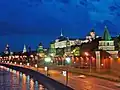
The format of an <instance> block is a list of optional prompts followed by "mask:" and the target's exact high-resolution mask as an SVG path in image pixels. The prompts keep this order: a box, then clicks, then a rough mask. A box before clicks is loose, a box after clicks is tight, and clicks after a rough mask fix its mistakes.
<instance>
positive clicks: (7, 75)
mask: <svg viewBox="0 0 120 90" xmlns="http://www.w3.org/2000/svg"><path fill="white" fill-rule="evenodd" d="M0 90H47V89H46V88H44V86H43V85H41V84H40V82H38V81H36V80H34V79H33V78H31V77H30V76H29V75H26V74H24V73H22V72H19V71H15V70H12V69H9V68H6V67H3V66H0Z"/></svg>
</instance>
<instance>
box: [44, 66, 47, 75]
mask: <svg viewBox="0 0 120 90" xmlns="http://www.w3.org/2000/svg"><path fill="white" fill-rule="evenodd" d="M44 70H45V71H46V76H48V67H47V66H45V67H44Z"/></svg>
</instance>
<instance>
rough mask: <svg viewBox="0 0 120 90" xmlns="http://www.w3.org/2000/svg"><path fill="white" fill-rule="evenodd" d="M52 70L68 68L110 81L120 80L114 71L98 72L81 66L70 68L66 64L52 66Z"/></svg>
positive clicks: (71, 70) (70, 70)
mask: <svg viewBox="0 0 120 90" xmlns="http://www.w3.org/2000/svg"><path fill="white" fill-rule="evenodd" d="M49 68H50V70H58V71H63V70H68V71H69V72H71V73H72V74H78V75H80V74H84V75H87V76H93V77H97V78H101V79H106V80H109V81H114V82H120V78H119V76H117V75H114V74H112V73H97V72H91V73H90V72H89V70H87V71H86V70H85V69H79V68H71V67H69V69H67V68H68V67H65V66H53V67H52V66H50V67H49Z"/></svg>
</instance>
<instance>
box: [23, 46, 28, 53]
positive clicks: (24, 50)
mask: <svg viewBox="0 0 120 90" xmlns="http://www.w3.org/2000/svg"><path fill="white" fill-rule="evenodd" d="M26 52H27V48H26V45H24V48H23V53H26Z"/></svg>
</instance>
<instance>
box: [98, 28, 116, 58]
mask: <svg viewBox="0 0 120 90" xmlns="http://www.w3.org/2000/svg"><path fill="white" fill-rule="evenodd" d="M98 49H99V50H105V51H106V52H108V53H110V54H111V55H112V56H116V55H117V54H118V51H116V50H115V41H114V40H113V39H112V38H111V36H110V34H109V31H108V28H107V26H105V29H104V34H103V37H102V40H101V41H99V46H98Z"/></svg>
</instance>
